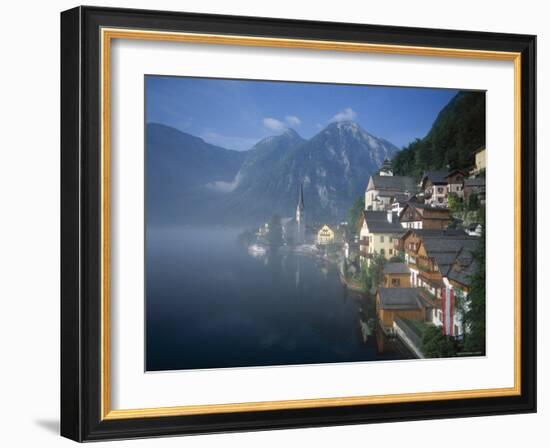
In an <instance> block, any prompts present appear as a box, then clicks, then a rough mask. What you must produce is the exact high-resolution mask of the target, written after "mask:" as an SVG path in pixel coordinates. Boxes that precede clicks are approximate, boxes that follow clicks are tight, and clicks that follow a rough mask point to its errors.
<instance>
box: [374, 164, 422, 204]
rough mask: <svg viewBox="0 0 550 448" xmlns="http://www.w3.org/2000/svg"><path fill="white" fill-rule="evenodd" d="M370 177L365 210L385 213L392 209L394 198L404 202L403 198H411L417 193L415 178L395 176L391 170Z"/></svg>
mask: <svg viewBox="0 0 550 448" xmlns="http://www.w3.org/2000/svg"><path fill="white" fill-rule="evenodd" d="M383 173H384V174H382V172H380V174H375V175H372V176H370V178H369V182H368V184H367V189H366V190H365V210H373V211H385V210H388V209H390V208H391V204H392V202H393V201H394V198H397V197H398V198H399V201H401V202H402V201H403V197H407V198H410V197H411V196H412V195H413V194H415V193H416V191H417V186H416V182H415V180H414V178H412V177H408V176H394V175H393V172H392V171H391V170H385V171H383Z"/></svg>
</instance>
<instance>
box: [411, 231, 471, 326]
mask: <svg viewBox="0 0 550 448" xmlns="http://www.w3.org/2000/svg"><path fill="white" fill-rule="evenodd" d="M478 245H479V238H477V237H471V236H468V235H467V234H466V233H465V232H463V231H454V230H420V229H412V230H409V231H408V232H407V233H406V234H405V235H404V236H403V237H402V238H401V246H402V247H403V250H404V252H405V261H406V263H407V265H408V267H409V271H410V273H411V286H412V287H416V288H423V289H424V291H422V293H421V298H422V301H423V303H424V306H425V308H426V309H428V313H427V320H429V321H431V322H432V323H433V324H435V325H437V326H442V327H443V329H444V332H445V334H447V335H450V336H455V337H460V336H462V334H463V333H464V331H465V329H464V328H463V315H462V312H460V311H458V312H457V309H458V308H457V307H456V306H455V300H462V301H463V305H464V306H463V308H466V307H467V306H468V305H467V303H464V302H467V294H468V291H469V287H470V286H469V276H470V275H471V274H472V273H473V272H475V269H476V266H475V264H474V262H473V260H474V257H473V253H474V252H475V250H476V249H477V248H478ZM457 290H458V293H459V294H458V295H457V294H456V292H457Z"/></svg>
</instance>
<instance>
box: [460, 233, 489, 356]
mask: <svg viewBox="0 0 550 448" xmlns="http://www.w3.org/2000/svg"><path fill="white" fill-rule="evenodd" d="M484 224H485V223H483V224H482V227H483V231H482V234H481V238H480V241H479V246H478V248H477V250H476V251H475V252H474V253H473V257H474V262H475V263H476V266H477V270H476V272H475V273H474V274H473V275H472V276H471V277H470V292H469V294H468V300H469V307H468V309H467V311H466V313H465V316H464V318H465V322H464V323H465V327H466V329H467V330H468V331H467V332H466V338H465V341H464V349H465V350H466V351H468V352H475V353H479V354H481V355H485V225H484Z"/></svg>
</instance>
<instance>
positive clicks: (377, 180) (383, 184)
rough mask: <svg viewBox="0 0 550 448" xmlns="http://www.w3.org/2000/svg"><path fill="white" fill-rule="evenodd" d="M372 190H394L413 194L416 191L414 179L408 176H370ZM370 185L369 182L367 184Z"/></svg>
mask: <svg viewBox="0 0 550 448" xmlns="http://www.w3.org/2000/svg"><path fill="white" fill-rule="evenodd" d="M371 180H372V185H373V189H374V190H394V191H398V192H403V193H404V192H406V191H408V192H410V193H413V192H415V191H416V190H417V187H416V182H415V181H414V178H412V177H409V176H380V175H378V174H375V175H373V176H371ZM369 183H370V182H369Z"/></svg>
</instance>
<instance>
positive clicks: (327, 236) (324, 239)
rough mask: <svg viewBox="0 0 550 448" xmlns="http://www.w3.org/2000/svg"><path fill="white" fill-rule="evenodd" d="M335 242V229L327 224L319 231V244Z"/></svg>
mask: <svg viewBox="0 0 550 448" xmlns="http://www.w3.org/2000/svg"><path fill="white" fill-rule="evenodd" d="M332 242H334V231H333V230H332V229H331V228H330V227H329V226H327V225H326V224H325V225H323V227H321V229H319V232H317V243H318V244H330V243H332Z"/></svg>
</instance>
